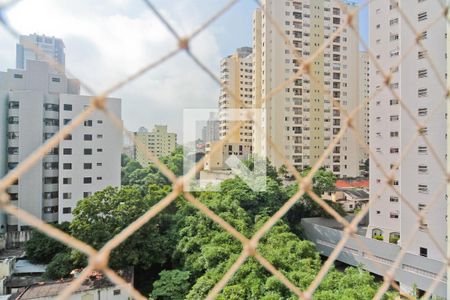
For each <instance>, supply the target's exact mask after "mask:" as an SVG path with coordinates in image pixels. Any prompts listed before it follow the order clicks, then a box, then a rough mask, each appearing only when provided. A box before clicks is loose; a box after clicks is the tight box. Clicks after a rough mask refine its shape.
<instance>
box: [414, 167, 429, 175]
mask: <svg viewBox="0 0 450 300" xmlns="http://www.w3.org/2000/svg"><path fill="white" fill-rule="evenodd" d="M417 168H418V171H419V173H420V174H426V173H428V166H426V165H419V166H418V167H417Z"/></svg>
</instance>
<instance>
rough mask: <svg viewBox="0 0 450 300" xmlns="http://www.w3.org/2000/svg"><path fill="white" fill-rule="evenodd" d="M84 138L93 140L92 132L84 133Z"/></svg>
mask: <svg viewBox="0 0 450 300" xmlns="http://www.w3.org/2000/svg"><path fill="white" fill-rule="evenodd" d="M84 140H85V141H92V134H85V135H84Z"/></svg>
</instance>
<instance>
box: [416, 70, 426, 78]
mask: <svg viewBox="0 0 450 300" xmlns="http://www.w3.org/2000/svg"><path fill="white" fill-rule="evenodd" d="M417 75H418V77H419V78H425V77H428V70H427V69H421V70H419V71H417Z"/></svg>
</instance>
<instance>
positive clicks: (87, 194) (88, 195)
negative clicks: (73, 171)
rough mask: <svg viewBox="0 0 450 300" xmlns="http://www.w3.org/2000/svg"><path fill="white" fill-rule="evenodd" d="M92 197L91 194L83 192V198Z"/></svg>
mask: <svg viewBox="0 0 450 300" xmlns="http://www.w3.org/2000/svg"><path fill="white" fill-rule="evenodd" d="M91 195H92V193H91V192H83V198H87V197H90V196H91Z"/></svg>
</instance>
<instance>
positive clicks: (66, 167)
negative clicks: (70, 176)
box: [63, 163, 72, 170]
mask: <svg viewBox="0 0 450 300" xmlns="http://www.w3.org/2000/svg"><path fill="white" fill-rule="evenodd" d="M63 169H64V170H72V164H71V163H64V164H63Z"/></svg>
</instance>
